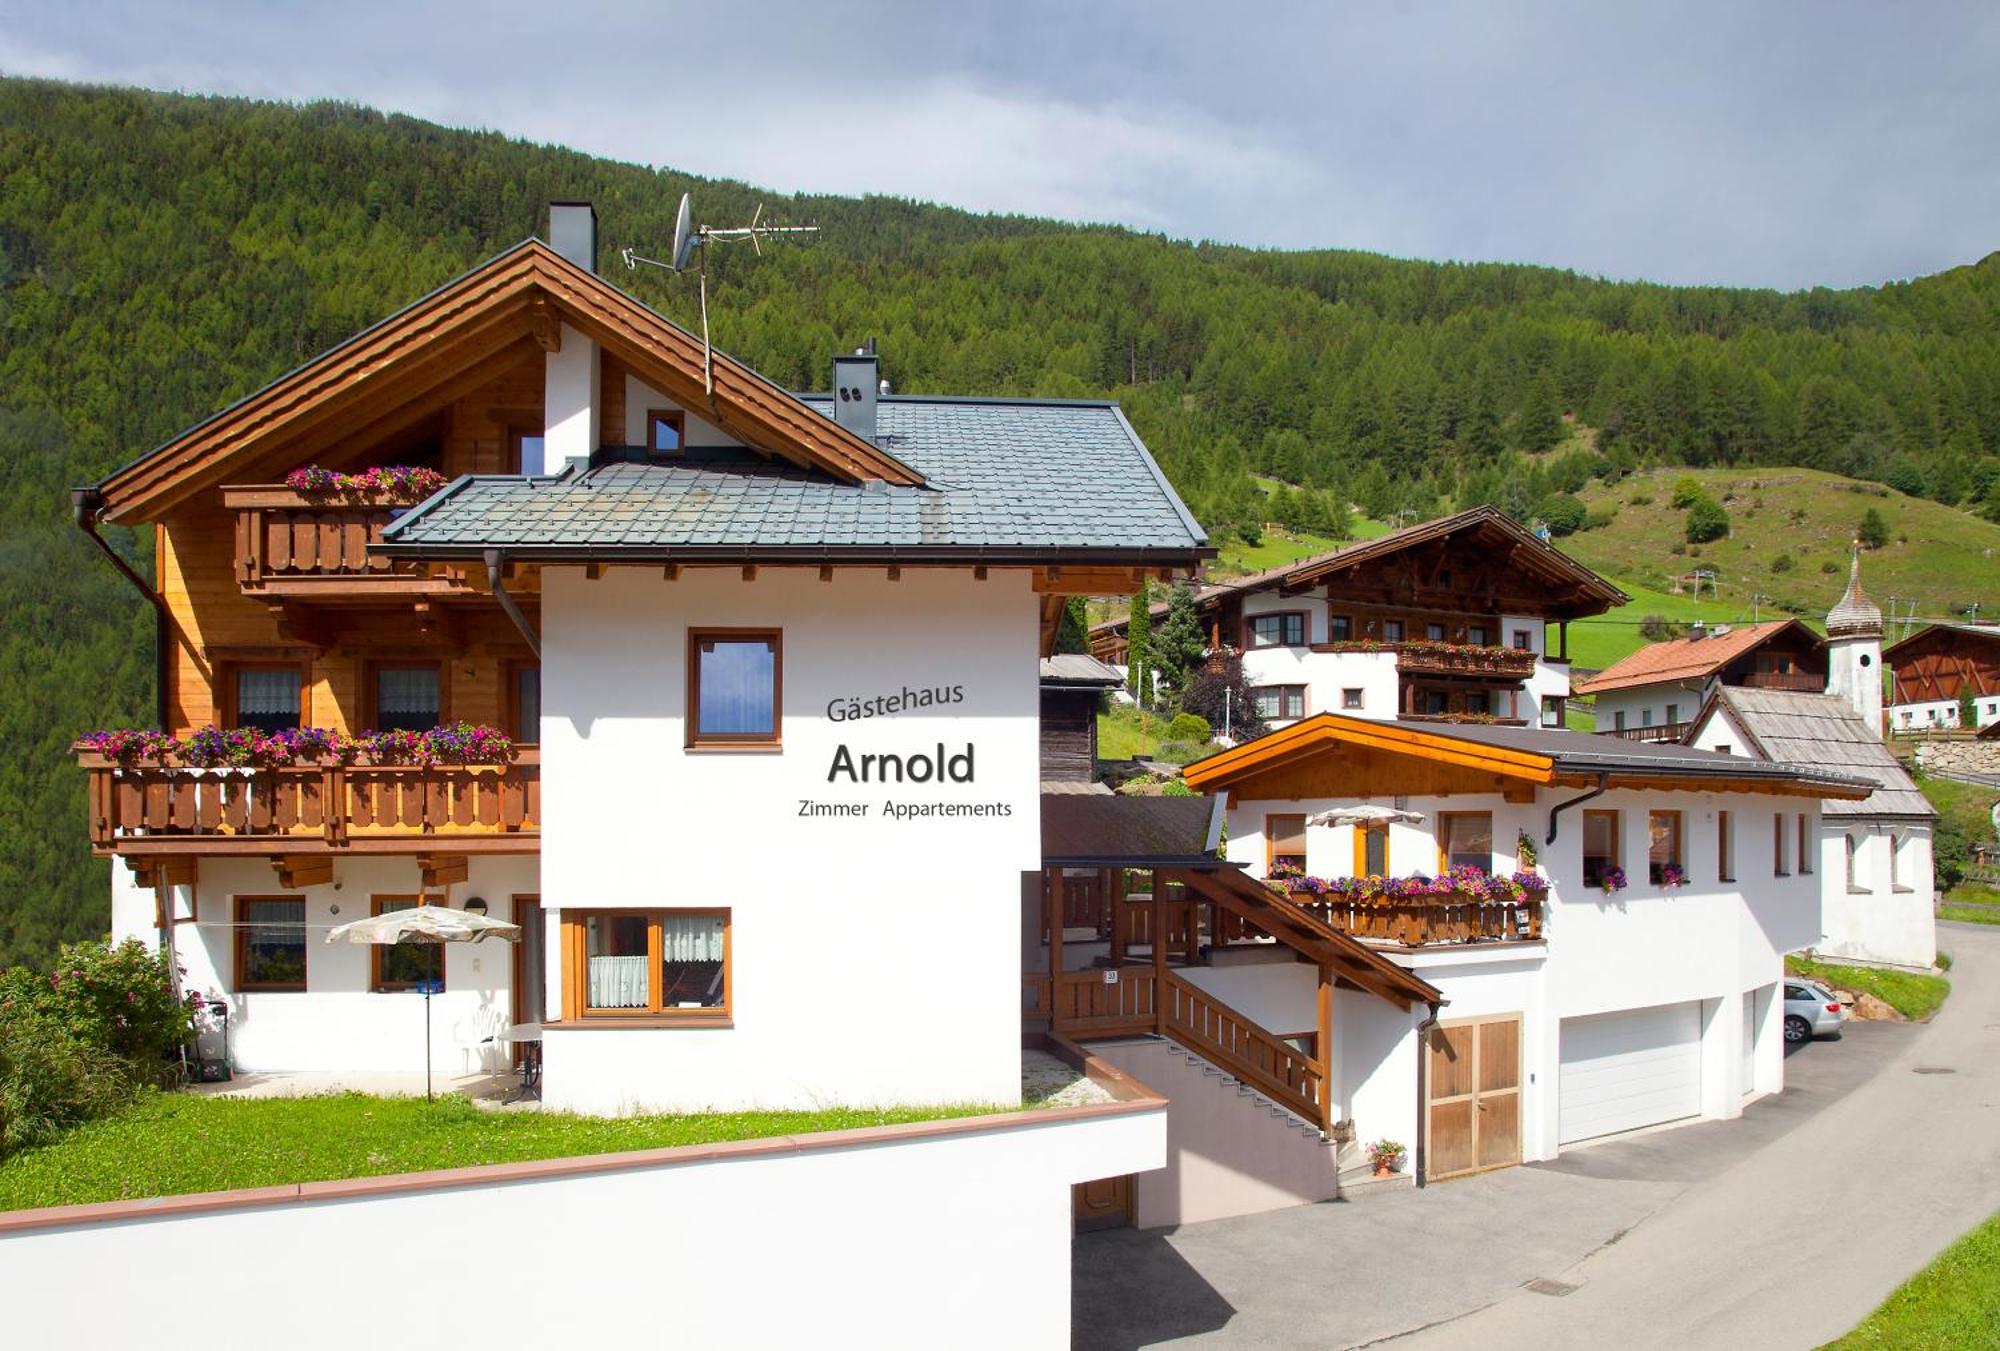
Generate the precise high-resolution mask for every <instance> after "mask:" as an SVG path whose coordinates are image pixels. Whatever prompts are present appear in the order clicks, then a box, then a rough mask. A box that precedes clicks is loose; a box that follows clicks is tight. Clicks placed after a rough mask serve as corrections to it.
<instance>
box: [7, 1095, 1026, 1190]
mask: <svg viewBox="0 0 2000 1351" xmlns="http://www.w3.org/2000/svg"><path fill="white" fill-rule="evenodd" d="M1002 1110H1008V1109H1005V1108H999V1107H992V1106H941V1107H891V1108H882V1109H845V1108H835V1109H830V1110H824V1111H815V1112H715V1113H703V1114H700V1115H693V1116H635V1117H620V1118H615V1119H614V1118H609V1117H586V1116H572V1115H569V1114H567V1113H563V1112H532V1111H530V1112H494V1111H487V1110H483V1109H481V1108H478V1107H475V1106H473V1105H472V1104H471V1103H470V1102H468V1101H467V1100H466V1099H464V1098H460V1097H446V1098H441V1099H439V1100H438V1101H437V1102H434V1103H427V1102H425V1101H424V1100H423V1099H422V1098H377V1097H369V1096H367V1095H365V1094H360V1093H344V1094H332V1095H325V1096H320V1097H309V1098H254V1099H253V1098H217V1097H210V1096H206V1095H201V1094H194V1093H156V1094H151V1095H149V1096H147V1097H146V1098H144V1099H142V1100H141V1101H140V1102H138V1103H137V1104H135V1105H134V1106H132V1107H131V1108H129V1109H127V1110H126V1111H123V1112H120V1113H118V1114H117V1115H116V1116H113V1117H109V1118H106V1119H105V1120H103V1121H95V1122H91V1123H90V1124H88V1125H85V1126H80V1127H78V1128H77V1129H76V1130H74V1131H72V1132H71V1133H70V1134H68V1135H66V1136H64V1137H63V1138H62V1139H61V1140H58V1141H56V1142H55V1143H54V1144H50V1145H44V1146H42V1147H40V1148H37V1149H24V1150H20V1151H19V1152H17V1153H15V1154H13V1155H10V1156H9V1157H8V1158H6V1159H5V1160H0V1210H20V1209H25V1208H28V1207H33V1206H57V1205H72V1204H78V1203H82V1202H88V1201H116V1200H121V1199H124V1198H128V1197H141V1196H175V1195H180V1194H183V1193H187V1192H207V1191H223V1190H228V1189H231V1188H236V1187H268V1186H278V1185H282V1184H284V1183H289V1182H320V1181H326V1180H328V1179H332V1178H346V1177H376V1176H380V1175H382V1174H385V1173H414V1172H422V1171H424V1170H426V1169H431V1168H463V1167H468V1166H470V1165H474V1164H488V1163H516V1162H520V1161H522V1160H526V1159H553V1158H562V1157H565V1156H568V1155H579V1154H607V1153H614V1152H617V1151H620V1150H628V1149H657V1148H662V1147H665V1146H668V1145H695V1144H712V1143H714V1142H716V1141H721V1140H752V1139H759V1138H762V1137H766V1136H773V1135H799V1134H806V1133H809V1132H814V1131H833V1130H847V1129H851V1128H854V1127H859V1126H886V1125H892V1124H896V1123H899V1122H905V1121H934V1120H939V1119H942V1118H946V1117H960V1116H976V1115H979V1114H981V1113H983V1112H992V1111H1002Z"/></svg>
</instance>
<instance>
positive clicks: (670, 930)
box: [562, 909, 733, 1027]
mask: <svg viewBox="0 0 2000 1351" xmlns="http://www.w3.org/2000/svg"><path fill="white" fill-rule="evenodd" d="M562 920H563V960H564V963H565V979H564V981H563V1017H564V1018H565V1019H602V1020H605V1021H613V1020H618V1019H627V1020H630V1019H639V1018H645V1019H658V1020H660V1021H662V1022H667V1023H684V1024H688V1025H693V1026H709V1027H713V1026H716V1025H719V1024H725V1023H727V1022H728V1021H729V1017H730V1007H731V1006H730V994H731V991H730V984H731V981H732V979H733V976H732V972H731V969H730V928H731V926H730V912H729V911H728V910H727V909H692V910H565V911H563V916H562Z"/></svg>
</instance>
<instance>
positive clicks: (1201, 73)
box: [0, 0, 2000, 288]
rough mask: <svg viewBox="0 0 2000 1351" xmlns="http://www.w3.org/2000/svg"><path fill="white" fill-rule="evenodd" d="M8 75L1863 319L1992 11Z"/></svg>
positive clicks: (556, 42)
mask: <svg viewBox="0 0 2000 1351" xmlns="http://www.w3.org/2000/svg"><path fill="white" fill-rule="evenodd" d="M0 71H4V72H6V73H8V74H16V75H41V76H49V77H54V78H58V79H66V80H79V81H90V82H100V83H114V84H129V85H138V86H142V87H146V88H152V89H168V90H183V91H188V92H199V93H219V94H237V95H247V96H253V97H258V98H280V99H288V100H307V99H317V98H338V99H345V100H349V101H353V102H358V103H363V104H367V105H370V106H373V107H377V108H380V109H383V110H385V111H394V112H403V113H409V114H412V115H414V116H418V117H423V118H429V119H432V120H435V121H438V122H443V123H446V124H448V125H452V126H464V127H480V128H491V129H495V130H499V131H503V132H506V133H508V134H511V135H515V136H520V137H523V138H526V139H529V140H533V141H545V142H553V143H557V144H562V145H568V146H573V147H575V148H577V149H579V150H583V151H587V152H589V153H592V154H596V155H605V156H610V157H613V158H617V159H622V160H629V161H635V162H638V163H643V164H649V165H656V166H667V167H672V168H675V169H680V170H684V171H687V172H691V173H697V174H702V175H706V176H714V177H727V178H736V179H743V180H746V181H749V182H751V183H754V184H757V185H759V186H762V187H766V188H769V189H772V190H774V191H777V192H795V191H802V192H830V193H842V194H861V193H888V194H893V195H896V196H902V197H912V198H917V199H920V200H925V201H934V202H942V203H945V204H948V205H953V206H961V207H967V208H970V209H973V210H979V211H1006V212H1020V213H1025V214H1030V215H1040V216H1053V217H1058V218H1062V219H1069V220H1088V221H1107V222H1115V223H1119V224H1124V225H1129V226H1132V227H1135V228H1138V229H1143V230H1150V231H1159V232H1162V233H1165V234H1168V235H1171V236H1174V237H1178V238H1189V239H1213V240H1221V241H1227V242H1230V243H1239V244H1249V245H1259V246H1269V247H1279V248H1319V247H1327V248H1354V249H1367V250H1371V251H1376V252H1381V253H1388V254H1394V255H1397V256H1401V257H1413V258H1431V259H1461V260H1482V261H1483V260H1504V261H1518V262H1533V263H1545V264H1552V265H1555V266H1561V267H1569V268H1575V269H1577V270H1578V271H1582V272H1588V273H1594V274H1599V275H1604V276H1611V277H1620V278H1647V279H1651V280H1655V281H1663V282H1672V283H1691V284H1697V283H1698V284H1727V285H1750V286H1775V287H1783V288H1795V287H1803V286H1814V285H1825V286H1852V285H1863V284H1874V283H1878V282H1883V281H1889V280H1895V279H1898V278H1903V277H1910V276H1918V275H1922V274H1925V273H1930V272H1936V271H1940V270H1942V269H1944V268H1947V267H1953V266H1957V265H1960V264H1964V263H1970V262H1975V261H1977V260H1978V259H1980V258H1982V257H1984V256H1985V255H1986V254H1988V253H1990V252H1992V251H1994V250H1995V249H1996V248H2000V156H1996V155H1995V153H1994V150H1995V147H1996V146H2000V78H1996V72H2000V6H1995V5H1991V4H1952V3H1924V4H1914V3H1895V2H1894V0H1873V2H1872V3H1845V2H1844V0H1843V2H1816V3H1807V2H1806V0H1792V2H1791V3H1753V2H1752V0H1736V2H1735V3H1726V4H1723V3H1709V2H1708V0H1696V2H1683V0H1676V2H1675V3H1672V4H1657V5H1639V4H1617V5H1603V4H1539V5H1513V4H1504V3H1499V2H1498V0H1492V2H1489V3H1465V4H1459V3H1427V2H1425V0H1402V2H1401V3H1394V2H1392V0H1384V2H1382V3H1374V4H1366V5H1351V6H1332V5H1308V4H1302V3H1293V4H1272V5H1265V4H1260V3H1252V2H1250V0H1224V2H1223V3H1216V2H1215V0H1211V2H1210V3H1208V4H1205V5H1200V6H1196V5H1191V4H1181V3H1177V2H1175V0H1154V2H1153V3H1126V2H1125V0H1070V2H1069V3H1053V2H1052V3H1044V2H1043V0H1007V2H1006V3H991V2H989V3H986V4H980V5H976V6H970V5H968V6H959V5H948V4H942V3H932V4H921V3H907V4H904V3H882V4H874V3H863V2H862V0H814V2H813V3H792V2H791V0H758V2H757V3H754V4H753V3H743V2H741V0H739V2H738V3H729V0H716V2H715V3H710V4H706V5H695V4H680V3H673V2H671V0H653V2H652V3H645V2H644V0H564V3H559V4H550V3H548V2H547V0H542V3H537V4H519V3H514V0H497V2H496V3H491V4H482V5H470V4H446V3H441V2H440V0H396V2H394V3H380V2H378V0H341V2H340V3H338V4H334V3H320V4H312V5H307V4H296V3H262V4H258V3H249V2H248V0H238V2H237V3H219V2H217V0H171V3H164V4H163V3H160V0H142V2H140V3H123V2H122V0H121V2H114V3H102V4H96V3H87V2H85V0H76V2H74V3H50V2H49V0H38V2H37V3H34V4H32V5H31V4H28V3H25V2H24V0H0Z"/></svg>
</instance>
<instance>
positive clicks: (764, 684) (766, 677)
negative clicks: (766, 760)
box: [687, 629, 784, 747]
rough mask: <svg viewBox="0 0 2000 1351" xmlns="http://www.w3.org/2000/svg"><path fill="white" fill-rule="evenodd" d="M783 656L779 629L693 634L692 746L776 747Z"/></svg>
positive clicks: (689, 724)
mask: <svg viewBox="0 0 2000 1351" xmlns="http://www.w3.org/2000/svg"><path fill="white" fill-rule="evenodd" d="M779 655H780V652H779V634H778V631H777V630H775V629H690V630H688V712H687V744H688V745H690V746H725V747H726V746H754V747H775V746H776V745H777V744H778V740H779V737H778V722H779V717H780V713H781V710H782V708H783V698H782V694H781V691H782V690H783V688H784V686H783V681H782V677H781V675H780V662H779Z"/></svg>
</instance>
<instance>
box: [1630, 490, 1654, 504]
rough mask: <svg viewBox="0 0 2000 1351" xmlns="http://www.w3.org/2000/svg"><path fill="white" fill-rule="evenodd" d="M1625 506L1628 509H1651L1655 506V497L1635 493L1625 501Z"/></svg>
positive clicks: (1648, 494)
mask: <svg viewBox="0 0 2000 1351" xmlns="http://www.w3.org/2000/svg"><path fill="white" fill-rule="evenodd" d="M1625 505H1626V506H1628V507H1650V506H1652V505H1653V495H1652V494H1651V493H1633V494H1632V495H1631V496H1630V497H1628V498H1626V499H1625Z"/></svg>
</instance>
